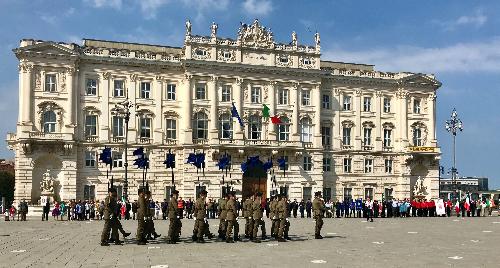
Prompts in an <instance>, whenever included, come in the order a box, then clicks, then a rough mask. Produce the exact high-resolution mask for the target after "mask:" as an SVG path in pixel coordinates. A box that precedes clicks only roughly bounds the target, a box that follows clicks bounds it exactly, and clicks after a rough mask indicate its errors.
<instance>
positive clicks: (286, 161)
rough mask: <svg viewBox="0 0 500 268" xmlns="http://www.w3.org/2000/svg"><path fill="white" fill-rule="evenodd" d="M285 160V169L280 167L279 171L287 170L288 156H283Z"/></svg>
mask: <svg viewBox="0 0 500 268" xmlns="http://www.w3.org/2000/svg"><path fill="white" fill-rule="evenodd" d="M283 158H285V167H284V168H283V167H280V170H288V156H283Z"/></svg>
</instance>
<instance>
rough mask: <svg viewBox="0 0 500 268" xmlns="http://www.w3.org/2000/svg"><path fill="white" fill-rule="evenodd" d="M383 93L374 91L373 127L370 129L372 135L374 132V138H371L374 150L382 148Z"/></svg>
mask: <svg viewBox="0 0 500 268" xmlns="http://www.w3.org/2000/svg"><path fill="white" fill-rule="evenodd" d="M383 97H384V96H383V95H382V92H380V91H377V92H376V93H375V117H376V119H375V120H376V122H375V129H374V130H372V135H373V134H375V139H374V140H373V146H374V150H375V151H381V150H382V137H383V131H384V128H383V127H382V118H381V114H382V105H383V101H382V100H383Z"/></svg>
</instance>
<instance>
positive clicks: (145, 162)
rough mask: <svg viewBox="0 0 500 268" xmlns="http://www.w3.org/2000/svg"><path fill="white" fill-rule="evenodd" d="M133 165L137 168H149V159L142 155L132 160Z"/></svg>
mask: <svg viewBox="0 0 500 268" xmlns="http://www.w3.org/2000/svg"><path fill="white" fill-rule="evenodd" d="M134 165H136V166H137V168H142V169H145V168H149V158H147V157H146V156H145V155H142V156H141V157H138V158H137V159H135V160H134Z"/></svg>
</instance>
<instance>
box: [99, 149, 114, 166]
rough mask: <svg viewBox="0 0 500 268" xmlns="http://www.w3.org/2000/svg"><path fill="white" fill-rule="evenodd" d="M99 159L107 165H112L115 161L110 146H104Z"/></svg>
mask: <svg viewBox="0 0 500 268" xmlns="http://www.w3.org/2000/svg"><path fill="white" fill-rule="evenodd" d="M99 161H102V162H103V163H104V164H106V165H111V164H112V163H113V158H112V157H111V148H110V147H104V149H103V150H102V153H100V154H99Z"/></svg>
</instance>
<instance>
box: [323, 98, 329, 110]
mask: <svg viewBox="0 0 500 268" xmlns="http://www.w3.org/2000/svg"><path fill="white" fill-rule="evenodd" d="M323 109H330V95H327V94H324V95H323Z"/></svg>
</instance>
